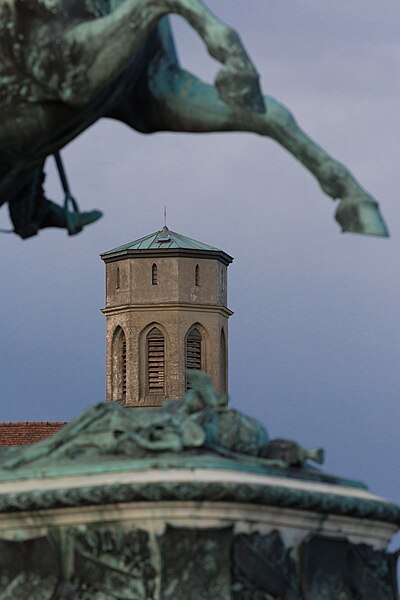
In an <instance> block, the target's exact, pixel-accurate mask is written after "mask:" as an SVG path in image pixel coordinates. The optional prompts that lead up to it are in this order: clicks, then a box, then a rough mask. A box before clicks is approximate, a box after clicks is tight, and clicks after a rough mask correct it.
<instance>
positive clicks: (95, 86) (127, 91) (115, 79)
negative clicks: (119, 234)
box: [0, 0, 388, 238]
mask: <svg viewBox="0 0 400 600" xmlns="http://www.w3.org/2000/svg"><path fill="white" fill-rule="evenodd" d="M168 14H178V15H181V16H182V17H183V18H184V19H185V20H186V21H187V22H188V23H189V24H190V25H191V26H192V27H193V28H194V29H195V30H196V31H197V33H198V34H199V35H200V36H201V38H202V39H203V40H204V42H205V45H206V47H207V50H208V52H209V53H210V55H211V56H212V57H214V58H215V59H216V60H218V61H219V62H220V63H221V64H222V67H221V70H220V71H219V73H218V75H217V77H216V80H215V85H207V84H205V83H202V82H201V81H199V80H198V79H197V78H196V77H194V76H193V75H191V74H189V73H187V72H186V71H184V70H183V69H182V68H181V67H180V64H179V61H178V57H177V54H176V51H175V47H174V41H173V37H172V33H171V29H170V25H169V21H168ZM0 115H1V117H0V205H1V204H3V203H5V202H8V203H9V209H10V216H11V219H12V222H13V224H14V228H15V229H14V230H15V232H16V233H18V234H19V235H20V236H21V237H23V238H26V237H29V236H32V235H35V234H36V233H37V232H38V230H39V229H41V228H44V227H66V228H67V229H68V231H69V233H70V234H74V233H77V232H78V231H80V230H81V229H82V227H83V226H84V225H86V224H88V223H91V222H93V221H95V220H96V219H98V218H99V217H100V216H101V213H100V212H98V211H93V212H89V213H79V211H78V210H77V206H76V205H74V206H73V208H74V209H75V210H73V211H70V210H67V209H63V208H62V207H59V206H58V205H56V204H54V203H52V202H50V201H49V200H47V199H46V197H45V195H44V190H43V181H44V172H43V167H44V162H45V160H46V158H47V157H48V156H49V155H52V154H55V155H56V156H58V154H57V153H58V151H59V150H60V149H61V148H62V147H63V146H65V145H66V144H67V143H69V142H70V141H71V140H73V139H74V138H75V137H76V136H78V135H79V134H80V133H81V132H82V131H84V130H85V129H86V128H87V127H89V126H90V125H91V124H92V123H94V122H95V121H97V120H98V119H100V118H102V117H111V118H114V119H118V120H120V121H123V122H124V123H126V124H128V125H129V126H131V127H132V128H134V129H136V130H138V131H140V132H142V133H153V132H156V131H180V132H198V133H200V132H216V131H248V132H253V133H256V134H259V135H263V136H268V137H271V138H273V139H274V140H276V141H277V142H278V143H280V144H281V145H282V146H284V147H285V148H286V149H287V150H288V151H289V152H290V153H291V154H292V155H293V156H294V157H295V158H297V159H298V160H299V161H300V162H301V163H303V165H304V166H305V167H306V168H307V169H308V170H309V171H310V172H311V173H312V174H313V175H314V176H315V177H316V178H317V180H318V182H319V184H320V186H321V187H322V189H323V190H324V192H325V193H326V194H328V195H329V196H331V197H332V198H333V199H337V198H339V199H340V203H339V205H338V208H337V211H336V219H337V221H338V222H339V224H340V225H341V227H342V229H343V231H351V232H357V233H364V234H370V235H378V236H387V235H388V233H387V228H386V225H385V223H384V221H383V219H382V217H381V215H380V212H379V208H378V205H377V203H376V202H375V200H374V199H373V198H372V197H371V196H370V195H369V194H368V193H367V192H366V191H365V190H364V189H363V188H362V187H361V186H360V185H359V184H358V182H357V181H356V180H355V178H354V177H353V176H352V175H351V173H350V172H349V171H348V170H347V169H346V167H344V165H342V164H340V163H339V162H337V161H336V160H334V159H333V158H331V157H330V156H329V155H328V154H327V153H326V152H325V151H324V150H323V149H322V148H321V147H319V146H318V145H317V144H316V143H315V142H313V141H312V140H311V139H310V138H309V137H308V136H307V135H306V134H305V133H304V132H303V131H302V130H301V129H300V128H299V127H298V125H297V123H296V121H295V120H294V118H293V116H292V115H291V113H290V112H289V111H288V110H287V109H286V108H285V107H284V106H282V105H281V104H280V103H278V102H277V101H276V100H274V99H273V98H271V97H270V96H262V95H261V91H260V87H259V80H258V75H257V71H256V69H255V67H254V66H253V64H252V62H251V60H250V58H249V56H248V55H247V53H246V50H245V49H244V47H243V45H242V43H241V41H240V38H239V37H238V35H237V34H236V33H235V32H234V31H233V30H232V29H231V28H230V27H228V26H227V25H225V24H224V23H222V22H221V21H220V20H218V19H217V17H215V16H214V15H213V14H212V13H211V12H210V11H209V10H208V9H207V7H206V6H205V5H204V4H203V3H202V1H201V0H0ZM66 191H67V199H68V189H66ZM66 208H67V207H66Z"/></svg>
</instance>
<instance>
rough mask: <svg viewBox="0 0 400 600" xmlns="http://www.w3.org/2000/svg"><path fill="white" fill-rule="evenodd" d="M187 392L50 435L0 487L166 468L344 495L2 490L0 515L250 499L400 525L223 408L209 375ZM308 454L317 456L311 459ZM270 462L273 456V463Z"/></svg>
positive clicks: (237, 488) (109, 410)
mask: <svg viewBox="0 0 400 600" xmlns="http://www.w3.org/2000/svg"><path fill="white" fill-rule="evenodd" d="M188 377H189V379H190V382H191V386H192V387H191V389H190V390H189V392H188V393H187V394H186V396H185V397H184V398H183V400H182V401H181V402H170V403H169V404H167V406H166V407H165V408H162V409H129V408H123V407H121V406H120V405H119V404H118V403H114V402H113V403H103V404H99V405H97V406H94V407H93V408H90V409H89V410H87V411H86V412H84V413H83V414H82V415H80V416H79V417H78V418H77V419H75V420H74V421H72V422H71V423H70V424H69V425H67V426H65V427H64V428H63V429H61V430H60V431H58V432H57V433H56V434H55V435H53V436H52V437H51V438H49V439H46V440H44V441H42V442H40V443H38V444H34V445H32V446H28V447H21V448H15V449H11V450H8V451H7V452H4V453H3V454H2V455H0V486H1V482H10V481H21V480H24V479H25V480H26V479H29V480H33V481H34V480H35V479H43V478H50V479H51V478H54V477H58V478H59V477H69V476H72V475H93V474H98V473H103V474H104V473H110V475H111V474H112V473H116V472H132V471H141V472H143V471H147V470H149V469H153V470H154V469H156V470H157V471H163V470H164V471H167V470H168V469H171V468H174V469H196V468H197V469H199V468H201V469H204V468H205V469H221V470H229V471H238V472H248V473H254V474H259V475H270V476H272V477H284V478H290V479H297V480H302V481H310V482H324V483H328V484H333V485H334V486H335V485H338V486H340V487H341V488H342V489H343V487H344V488H348V495H343V493H341V494H339V493H338V494H335V492H334V491H332V492H331V493H326V492H318V491H315V490H305V489H296V488H290V487H283V486H281V485H279V484H277V485H271V484H266V483H263V482H262V481H260V483H252V484H249V483H232V482H224V483H219V482H204V481H193V482H187V483H182V482H179V481H161V482H158V483H124V484H118V485H115V484H111V483H110V484H101V485H96V486H93V485H87V484H86V483H83V484H82V485H77V486H76V487H74V488H73V489H47V490H44V491H42V490H38V489H35V486H34V485H33V486H32V487H33V489H32V491H29V492H18V493H10V492H9V491H7V492H6V493H1V487H0V512H19V511H25V510H32V511H34V510H39V509H43V508H51V507H54V508H55V507H62V506H64V507H67V506H69V507H73V506H75V507H77V506H84V505H96V504H98V505H105V504H109V503H114V502H132V501H152V502H154V501H158V500H193V501H203V500H209V501H216V502H227V501H230V502H244V503H248V502H251V503H255V504H260V505H266V506H280V507H287V508H297V509H301V510H306V511H317V512H320V513H322V514H338V515H347V516H354V517H359V518H368V519H376V520H379V521H387V522H390V523H396V524H400V507H398V506H397V505H394V504H391V503H387V502H381V501H379V500H374V499H364V498H357V497H353V496H352V489H354V488H356V489H357V488H358V489H363V488H364V489H365V486H364V485H363V484H361V483H359V482H355V481H351V480H345V479H341V478H337V477H335V476H332V475H329V474H327V473H324V472H323V471H320V470H319V469H316V468H314V467H312V466H310V465H309V463H308V459H309V457H310V453H308V452H306V451H305V450H303V449H302V448H301V447H300V446H299V445H298V444H296V443H295V442H291V441H289V440H272V441H270V440H269V438H268V434H267V431H266V429H265V427H264V426H263V425H262V424H261V423H259V422H258V421H257V420H255V419H252V418H250V417H248V416H246V415H244V414H242V413H240V412H238V411H236V410H232V409H230V408H229V407H228V405H227V397H226V396H222V397H220V396H218V395H217V394H216V393H215V391H214V389H213V387H212V385H211V382H210V379H209V377H208V376H207V375H206V374H205V373H202V372H201V371H189V372H188ZM320 452H321V451H318V452H312V453H311V458H315V454H317V457H318V454H319V453H320ZM269 456H272V457H273V458H269Z"/></svg>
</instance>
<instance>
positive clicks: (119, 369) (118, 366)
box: [111, 327, 126, 402]
mask: <svg viewBox="0 0 400 600" xmlns="http://www.w3.org/2000/svg"><path fill="white" fill-rule="evenodd" d="M111 377H112V399H113V400H119V401H121V402H125V400H126V337H125V333H124V331H123V329H122V327H117V329H116V330H115V332H114V337H113V342H112V371H111Z"/></svg>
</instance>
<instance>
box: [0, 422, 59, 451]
mask: <svg viewBox="0 0 400 600" xmlns="http://www.w3.org/2000/svg"><path fill="white" fill-rule="evenodd" d="M65 424H66V422H65V421H53V422H50V421H25V422H19V421H14V422H9V423H4V422H1V421H0V446H27V445H28V444H34V443H35V442H40V441H41V440H44V439H45V438H47V437H49V436H50V435H53V433H55V432H56V431H58V430H59V429H61V427H63V426H64V425H65Z"/></svg>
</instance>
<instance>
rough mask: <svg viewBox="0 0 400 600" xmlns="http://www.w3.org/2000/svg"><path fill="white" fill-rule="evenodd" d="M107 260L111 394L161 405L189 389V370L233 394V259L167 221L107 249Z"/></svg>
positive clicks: (108, 382)
mask: <svg viewBox="0 0 400 600" xmlns="http://www.w3.org/2000/svg"><path fill="white" fill-rule="evenodd" d="M101 258H102V259H103V261H104V262H105V265H106V306H105V308H104V309H103V313H104V315H105V316H106V322H107V323H106V329H107V333H106V363H107V364H106V394H107V400H111V401H112V400H114V401H119V402H122V403H123V404H125V405H126V406H160V405H161V404H162V403H163V401H164V400H165V399H171V400H175V399H176V400H178V399H180V398H182V396H183V395H184V394H185V392H186V390H187V381H186V376H185V371H186V369H202V370H203V371H206V372H207V373H208V374H209V375H210V376H211V379H212V381H213V384H214V387H215V389H216V390H217V391H218V392H219V393H221V394H222V393H224V392H226V391H227V382H228V318H229V317H230V315H231V314H232V311H230V310H229V309H228V308H227V268H228V265H229V264H230V263H231V262H232V260H233V259H232V257H231V256H229V255H228V254H226V253H225V252H223V251H222V250H219V249H218V248H213V247H212V246H208V245H206V244H203V243H201V242H197V241H196V240H192V239H190V238H188V237H186V236H183V235H180V234H178V233H174V232H173V231H170V230H169V229H168V227H166V226H164V227H163V228H162V229H161V230H160V231H157V232H155V233H152V234H150V235H147V236H146V237H143V238H141V239H139V240H135V241H133V242H130V243H128V244H124V245H123V246H119V247H118V248H114V249H113V250H109V251H108V252H104V253H103V254H101Z"/></svg>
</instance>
